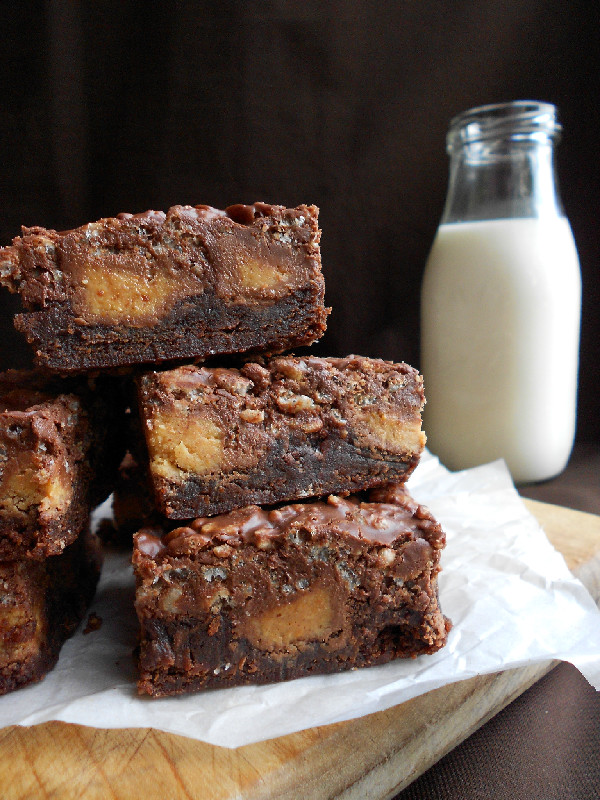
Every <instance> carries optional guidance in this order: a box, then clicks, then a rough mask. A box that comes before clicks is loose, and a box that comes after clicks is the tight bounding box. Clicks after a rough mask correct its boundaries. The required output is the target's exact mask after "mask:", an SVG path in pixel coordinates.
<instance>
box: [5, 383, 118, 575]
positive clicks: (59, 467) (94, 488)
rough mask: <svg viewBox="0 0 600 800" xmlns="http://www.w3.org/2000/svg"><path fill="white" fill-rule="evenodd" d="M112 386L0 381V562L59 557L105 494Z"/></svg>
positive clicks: (111, 444)
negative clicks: (25, 558) (27, 558)
mask: <svg viewBox="0 0 600 800" xmlns="http://www.w3.org/2000/svg"><path fill="white" fill-rule="evenodd" d="M113 383H114V382H113V381H111V380H108V379H104V380H100V381H99V385H98V382H97V381H96V382H94V381H91V380H90V381H85V380H74V379H69V380H65V381H61V380H59V379H53V378H48V377H47V376H44V375H42V374H40V373H38V372H36V371H18V370H10V371H8V372H5V373H0V560H1V561H5V560H10V559H20V558H24V557H32V558H38V559H42V558H46V557H48V556H51V555H56V554H58V553H60V552H62V550H63V549H64V548H65V547H66V546H67V545H68V544H70V543H71V542H72V541H74V540H75V538H76V537H77V536H78V534H79V532H80V531H81V530H82V528H83V526H84V525H85V523H86V522H87V519H88V516H89V512H90V509H91V507H92V506H94V505H96V504H97V503H100V502H102V500H104V499H105V498H106V497H107V496H108V495H109V494H110V492H111V491H112V488H113V486H114V481H115V477H116V470H117V467H118V463H119V461H120V458H121V455H122V451H123V447H124V444H123V436H122V424H123V423H122V411H121V409H120V403H119V400H118V394H119V392H118V389H117V390H115V387H114V385H113ZM94 384H95V385H94ZM107 384H109V385H107Z"/></svg>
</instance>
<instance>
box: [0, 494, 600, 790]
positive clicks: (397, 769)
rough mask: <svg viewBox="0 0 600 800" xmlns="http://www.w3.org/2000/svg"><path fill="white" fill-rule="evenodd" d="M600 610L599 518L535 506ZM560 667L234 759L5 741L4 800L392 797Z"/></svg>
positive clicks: (89, 734) (471, 684)
mask: <svg viewBox="0 0 600 800" xmlns="http://www.w3.org/2000/svg"><path fill="white" fill-rule="evenodd" d="M526 504H527V506H528V508H529V509H530V510H531V511H532V513H533V514H535V516H536V517H537V519H538V520H539V521H540V523H541V524H542V526H543V527H544V529H545V531H546V533H547V535H548V538H549V539H550V541H551V542H552V543H553V544H554V546H555V547H556V548H557V549H558V550H560V551H561V552H562V553H563V555H564V556H565V558H566V561H567V563H568V565H569V567H570V568H571V569H572V570H573V572H574V573H575V574H576V575H577V576H578V577H579V578H580V579H581V580H582V581H583V582H584V583H585V585H586V586H587V587H588V589H589V590H590V592H591V593H592V595H593V596H594V597H595V599H596V601H598V600H600V517H598V516H595V515H593V514H584V513H582V512H578V511H572V510H569V509H566V508H561V507H558V506H552V505H548V504H545V503H539V502H535V501H531V500H528V501H526ZM552 666H553V664H552V663H548V664H542V665H538V666H534V667H530V668H527V669H516V670H508V671H506V672H502V673H498V674H495V675H488V676H483V677H477V678H472V679H470V680H466V681H462V682H460V683H457V684H453V685H451V686H447V687H442V688H441V689H437V690H436V691H433V692H429V693H428V694H426V695H423V696H421V697H417V698H415V699H414V700H411V701H409V702H407V703H403V704H402V705H399V706H396V707H395V708H391V709H389V710H388V711H383V712H380V713H377V714H372V715H370V716H368V717H363V718H361V719H357V720H353V721H350V722H343V723H338V724H336V725H329V726H327V727H322V728H314V729H311V730H308V731H302V732H301V733H296V734H292V735H290V736H284V737H282V738H280V739H272V740H270V741H268V742H261V743H259V744H254V745H249V746H247V747H240V748H238V749H237V750H228V749H225V748H221V747H214V746H212V745H208V744H203V743H201V742H196V741H192V740H189V739H185V738H183V737H180V736H172V735H169V734H164V733H159V732H157V731H154V730H151V729H127V730H117V731H109V730H98V729H95V728H84V727H81V726H78V725H67V724H65V723H58V722H52V723H47V724H44V725H37V726H34V727H31V728H18V727H11V728H5V729H3V730H2V731H0V787H2V788H1V789H0V794H1V796H2V798H3V800H13V799H14V800H17V798H18V800H25V798H27V800H31V798H36V799H37V798H41V800H46V798H48V799H49V798H52V800H63V799H65V798H69V799H70V798H77V800H80V798H85V800H100V798H102V800H104V798H110V800H132V798H143V800H155V799H156V800H179V798H186V800H191V799H192V798H193V799H194V800H195V799H196V798H202V799H203V800H204V799H205V798H206V800H233V799H234V798H235V799H236V800H238V799H240V798H244V800H246V799H247V800H258V799H259V798H269V800H273V799H274V798H277V800H288V799H289V800H300V799H302V800H321V799H323V800H324V798H334V797H335V798H343V799H344V800H351V799H356V800H363V798H365V797H368V798H369V800H379V799H380V798H390V797H392V796H393V795H394V794H395V793H396V792H398V791H400V790H401V789H402V788H403V787H405V786H407V785H408V784H409V783H410V782H411V781H413V780H414V779H415V778H417V777H418V776H419V775H420V774H421V773H422V772H424V771H425V770H426V769H427V768H428V767H430V766H431V765H432V764H434V763H435V762H436V761H437V760H438V759H439V758H441V757H442V756H443V755H444V754H445V753H447V752H448V751H450V750H451V749H452V748H453V747H455V746H456V745H457V744H459V743H460V742H461V741H463V740H464V739H465V738H466V737H467V736H469V735H470V734H471V733H472V732H473V731H475V730H476V729H477V728H478V727H479V726H481V725H482V724H483V723H484V722H486V721H487V720H488V719H490V718H491V717H492V716H493V715H494V714H496V713H497V712H498V711H500V710H501V709H502V708H504V706H506V705H508V703H510V702H511V701H512V700H514V699H515V698H516V697H518V696H519V695H520V694H521V693H522V692H524V691H525V690H526V689H527V688H529V686H531V685H532V684H533V683H534V682H535V681H537V680H538V679H539V678H541V677H542V675H544V674H545V673H546V672H548V670H549V669H550V668H551V667H552Z"/></svg>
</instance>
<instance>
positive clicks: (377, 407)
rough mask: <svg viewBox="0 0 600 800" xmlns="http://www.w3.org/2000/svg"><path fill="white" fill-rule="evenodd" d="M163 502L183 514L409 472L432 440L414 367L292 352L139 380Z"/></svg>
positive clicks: (151, 463) (356, 486)
mask: <svg viewBox="0 0 600 800" xmlns="http://www.w3.org/2000/svg"><path fill="white" fill-rule="evenodd" d="M139 399H140V417H141V428H142V430H143V433H144V439H145V444H146V448H147V455H146V456H144V454H143V453H142V455H141V456H140V457H141V458H146V459H147V463H148V472H149V474H150V477H151V480H152V484H153V488H154V495H155V501H156V507H157V509H158V510H159V511H160V512H161V513H162V514H164V515H165V516H167V517H169V518H173V519H188V518H190V517H195V516H204V515H211V514H220V513H225V512H227V511H230V510H232V509H234V508H239V507H241V506H245V505H249V504H253V503H254V504H259V505H260V504H272V503H278V502H283V501H290V500H297V499H299V498H303V497H315V496H319V495H325V494H329V493H339V492H346V493H348V492H352V491H357V490H360V489H365V488H367V487H370V486H375V485H379V484H381V483H384V482H389V481H399V480H404V479H405V478H406V477H407V476H408V475H409V474H410V473H411V472H412V470H413V469H414V468H415V466H416V464H417V462H418V460H419V457H420V454H421V452H422V450H423V447H424V444H425V435H424V434H423V432H422V430H421V409H422V407H423V403H424V396H423V382H422V378H421V376H420V375H419V374H418V373H417V371H416V370H415V369H413V368H412V367H409V366H408V365H407V364H394V363H392V362H389V361H382V360H379V359H369V358H363V357H360V356H349V357H347V358H317V357H315V356H307V357H302V358H301V357H292V356H281V357H275V358H272V359H262V360H260V361H249V362H248V363H246V364H244V365H243V366H242V367H241V368H239V369H233V368H231V369H229V368H228V369H225V368H208V367H194V366H189V365H188V366H184V367H180V368H178V369H175V370H169V371H166V372H151V373H147V374H145V375H143V376H142V377H141V378H140V379H139Z"/></svg>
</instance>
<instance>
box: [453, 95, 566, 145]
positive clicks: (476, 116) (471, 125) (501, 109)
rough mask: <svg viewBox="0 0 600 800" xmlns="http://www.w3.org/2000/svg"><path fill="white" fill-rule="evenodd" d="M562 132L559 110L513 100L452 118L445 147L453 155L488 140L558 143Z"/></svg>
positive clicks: (489, 105)
mask: <svg viewBox="0 0 600 800" xmlns="http://www.w3.org/2000/svg"><path fill="white" fill-rule="evenodd" d="M561 131H562V125H561V124H560V122H559V121H558V119H557V108H556V106H555V105H553V104H552V103H545V102H538V101H537V100H513V101H510V102H507V103H489V104H487V105H483V106H475V107H474V108H470V109H468V110H467V111H463V112H461V113H460V114H457V115H456V116H454V117H452V119H451V120H450V125H449V127H448V136H447V139H446V145H447V150H448V152H449V153H450V152H452V150H454V148H455V147H456V146H458V147H461V146H462V145H465V144H470V143H472V142H481V141H484V140H488V139H511V140H513V141H514V140H519V139H521V140H523V139H531V138H532V137H533V138H534V139H535V138H541V139H543V140H546V141H547V140H548V139H551V140H558V139H559V138H560V133H561ZM536 134H538V137H536V136H535V135H536Z"/></svg>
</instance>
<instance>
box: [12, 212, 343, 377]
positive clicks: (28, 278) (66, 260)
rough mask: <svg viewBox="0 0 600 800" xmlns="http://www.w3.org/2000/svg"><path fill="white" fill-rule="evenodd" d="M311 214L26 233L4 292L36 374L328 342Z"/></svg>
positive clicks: (234, 215)
mask: <svg viewBox="0 0 600 800" xmlns="http://www.w3.org/2000/svg"><path fill="white" fill-rule="evenodd" d="M317 216H318V209H317V208H316V207H315V206H305V205H302V206H298V207H297V208H294V209H286V208H284V207H282V206H272V205H267V204H265V203H255V204H254V205H251V206H241V205H240V206H231V207H230V208H228V209H227V210H226V211H220V210H217V209H214V208H210V207H209V206H195V207H192V206H173V207H172V208H170V209H169V210H168V211H167V212H166V214H165V213H163V212H158V211H148V212H146V213H144V214H136V215H133V214H119V215H118V216H117V217H116V218H107V219H103V220H100V221H99V222H94V223H90V224H88V225H84V226H82V227H81V228H77V229H75V230H72V231H65V232H62V233H57V232H56V231H52V230H46V229H44V228H39V227H37V228H24V229H23V234H22V236H21V237H17V238H16V239H15V240H14V242H13V245H12V246H11V247H6V248H3V249H0V284H3V285H5V286H7V287H8V288H9V289H10V290H11V291H13V292H18V293H19V294H20V295H21V298H22V301H23V304H24V305H25V308H26V309H27V313H24V314H20V315H17V317H16V319H15V325H16V327H17V329H18V330H20V331H22V332H23V333H24V334H25V336H26V337H27V340H28V341H29V342H30V343H31V344H32V345H33V346H34V348H35V358H36V363H37V364H39V365H41V366H44V367H46V368H48V369H51V370H55V371H61V372H68V371H82V370H89V369H97V368H113V367H118V366H123V365H134V364H143V363H158V362H162V361H174V360H177V359H197V360H203V359H206V358H208V357H209V356H212V355H220V354H228V353H238V352H261V353H277V352H282V351H284V350H288V349H290V348H294V347H298V346H301V345H308V344H311V343H312V342H314V341H316V340H317V339H318V338H319V337H320V336H322V334H323V333H324V331H325V321H326V317H327V313H328V309H326V308H324V306H323V298H324V281H323V276H322V274H321V261H320V250H319V240H320V230H319V228H318V223H317Z"/></svg>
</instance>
